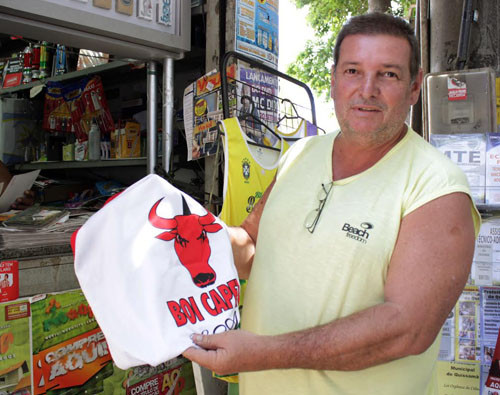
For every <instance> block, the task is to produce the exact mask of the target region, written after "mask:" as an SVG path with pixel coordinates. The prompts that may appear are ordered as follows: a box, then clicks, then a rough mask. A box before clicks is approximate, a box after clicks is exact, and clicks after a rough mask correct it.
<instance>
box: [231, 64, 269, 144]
mask: <svg viewBox="0 0 500 395" xmlns="http://www.w3.org/2000/svg"><path fill="white" fill-rule="evenodd" d="M278 80H279V79H278V76H276V75H273V74H270V73H267V72H265V71H261V70H256V69H252V68H248V67H244V66H240V67H239V68H238V79H237V81H238V82H237V83H236V90H237V93H236V96H237V99H238V100H237V104H236V108H237V114H238V116H239V118H240V125H241V127H242V129H243V130H244V131H245V133H246V134H247V136H248V137H250V138H251V139H252V140H253V141H255V142H256V143H258V144H261V145H266V146H275V144H276V143H277V142H278V137H277V136H276V135H274V134H272V133H271V132H270V130H269V129H267V128H266V127H265V126H268V127H269V128H270V129H271V130H274V129H275V127H276V125H277V123H278V104H279V103H278V93H279V82H278ZM247 115H248V116H247ZM260 121H261V122H262V123H260ZM264 125H265V126H264Z"/></svg>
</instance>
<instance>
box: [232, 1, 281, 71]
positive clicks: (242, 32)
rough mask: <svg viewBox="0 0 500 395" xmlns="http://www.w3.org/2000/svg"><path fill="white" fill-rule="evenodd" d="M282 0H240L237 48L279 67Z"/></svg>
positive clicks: (237, 12)
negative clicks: (279, 14)
mask: <svg viewBox="0 0 500 395" xmlns="http://www.w3.org/2000/svg"><path fill="white" fill-rule="evenodd" d="M278 3H279V0H236V18H235V19H236V29H235V30H236V40H235V41H236V51H238V52H240V53H242V54H244V55H247V56H250V57H252V58H256V59H257V60H259V61H261V62H264V63H266V64H267V65H269V66H271V67H274V68H277V67H278V48H279V45H278V42H279V39H278V30H279V17H278V8H279V5H278Z"/></svg>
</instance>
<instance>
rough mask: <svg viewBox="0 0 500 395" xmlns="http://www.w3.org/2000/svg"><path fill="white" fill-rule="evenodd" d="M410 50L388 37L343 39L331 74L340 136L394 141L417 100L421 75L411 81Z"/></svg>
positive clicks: (374, 36)
mask: <svg viewBox="0 0 500 395" xmlns="http://www.w3.org/2000/svg"><path fill="white" fill-rule="evenodd" d="M410 51H411V49H410V44H409V43H408V41H407V40H406V39H405V38H402V37H394V36H389V35H362V34H356V35H351V36H347V37H346V38H345V39H344V40H343V41H342V44H341V47H340V55H339V59H338V62H337V67H336V69H335V70H333V69H332V98H333V100H334V103H335V113H336V116H337V119H338V121H339V124H340V128H341V130H342V133H345V134H346V136H350V137H355V138H357V139H363V140H366V141H376V142H385V141H387V140H388V139H390V138H391V137H393V136H396V135H397V134H398V133H399V132H400V131H401V128H402V127H403V123H404V121H405V119H406V116H407V114H408V110H409V108H410V106H411V105H412V104H415V103H416V101H417V100H418V96H419V92H420V84H421V82H422V73H421V71H420V72H419V74H418V75H417V77H416V79H415V81H413V82H412V81H411V77H410V60H409V59H410Z"/></svg>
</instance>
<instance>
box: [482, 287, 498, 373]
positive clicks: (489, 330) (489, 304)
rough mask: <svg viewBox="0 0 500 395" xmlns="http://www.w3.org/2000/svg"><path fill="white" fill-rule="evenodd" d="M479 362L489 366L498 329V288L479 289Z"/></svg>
mask: <svg viewBox="0 0 500 395" xmlns="http://www.w3.org/2000/svg"><path fill="white" fill-rule="evenodd" d="M480 301H481V309H480V311H481V362H482V363H483V364H487V365H490V364H491V361H492V358H493V352H494V350H495V343H496V340H497V336H498V330H499V328H500V288H494V287H482V288H481V298H480Z"/></svg>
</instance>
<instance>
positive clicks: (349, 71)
mask: <svg viewBox="0 0 500 395" xmlns="http://www.w3.org/2000/svg"><path fill="white" fill-rule="evenodd" d="M356 72H357V71H356V69H347V70H346V71H345V73H346V74H356Z"/></svg>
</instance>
